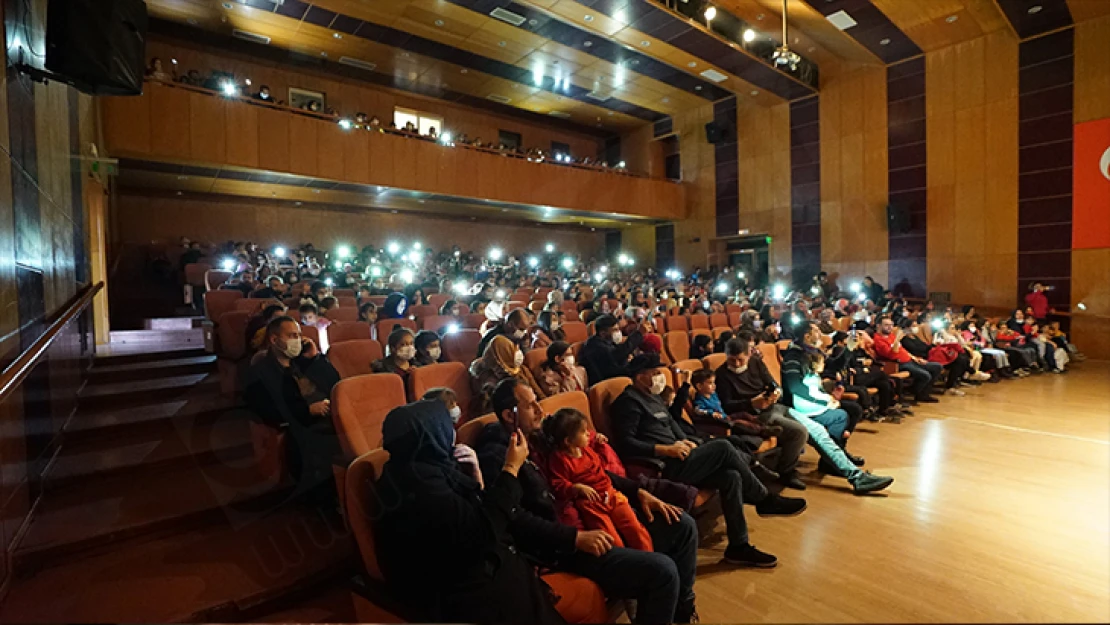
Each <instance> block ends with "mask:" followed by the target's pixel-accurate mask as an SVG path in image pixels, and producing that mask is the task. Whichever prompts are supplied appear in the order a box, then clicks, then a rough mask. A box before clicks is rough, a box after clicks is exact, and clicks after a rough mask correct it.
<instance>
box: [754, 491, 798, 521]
mask: <svg viewBox="0 0 1110 625" xmlns="http://www.w3.org/2000/svg"><path fill="white" fill-rule="evenodd" d="M805 509H806V500H805V499H802V498H801V497H783V496H782V495H767V498H766V499H764V500H763V501H761V502H759V503H757V504H755V511H756V512H757V513H759V516H794V515H797V514H801V513H802V511H803V510H805Z"/></svg>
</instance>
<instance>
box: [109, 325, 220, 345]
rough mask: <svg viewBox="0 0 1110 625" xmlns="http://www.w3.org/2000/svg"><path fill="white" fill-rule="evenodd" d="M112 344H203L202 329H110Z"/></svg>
mask: <svg viewBox="0 0 1110 625" xmlns="http://www.w3.org/2000/svg"><path fill="white" fill-rule="evenodd" d="M109 336H110V338H109V340H110V342H111V344H112V345H135V344H142V345H165V346H174V345H198V346H199V345H204V330H203V329H202V328H190V329H188V330H112V331H111V332H110V333H109Z"/></svg>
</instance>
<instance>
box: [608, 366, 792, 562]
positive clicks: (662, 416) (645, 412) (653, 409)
mask: <svg viewBox="0 0 1110 625" xmlns="http://www.w3.org/2000/svg"><path fill="white" fill-rule="evenodd" d="M658 368H659V357H658V356H657V355H655V354H650V355H643V356H637V357H636V358H634V359H633V361H632V363H631V364H630V365H629V369H630V372H631V373H632V375H633V377H632V385H631V386H629V387H628V388H626V389H624V392H623V393H621V394H620V396H619V397H617V399H615V400H614V401H613V405H612V406H611V407H610V409H609V421H610V423H611V426H612V430H613V448H614V449H616V451H617V453H618V454H619V455H620V456H621V458H625V459H632V458H641V459H658V460H660V461H661V463H662V469H663V477H665V478H667V479H669V480H673V481H676V482H682V483H684V484H690V485H692V486H697V487H698V488H716V489H717V490H718V491H720V494H721V508H722V510H723V511H724V516H725V524H726V525H727V526H728V539H729V545H728V548H726V549H725V557H724V559H725V561H726V562H729V563H730V564H737V565H741V566H754V567H761V568H770V567H773V566H775V565H776V564H778V559H777V558H775V556H773V555H771V554H769V553H764V552H762V551H760V550H758V549H756V548H755V546H753V545H752V544H751V543H750V542H748V524H747V521H746V520H745V519H744V503H745V502H747V503H753V504H755V506H756V511H757V512H758V513H759V514H760V515H761V516H792V515H795V514H798V513H800V512H802V510H805V507H806V502H805V500H804V499H794V498H789V497H782V496H779V495H775V494H773V493H771V492H769V491H768V490H767V487H766V486H764V485H763V483H762V482H760V481H759V480H758V479H757V478H756V477H755V475H754V474H753V473H752V470H751V467H749V466H748V462H747V461H746V460H745V459H744V458H743V457H742V456H741V455H740V452H738V451H737V450H736V448H735V447H733V445H732V443H730V442H729V441H728V440H727V439H723V438H718V439H713V440H711V441H708V442H706V443H704V444H701V445H698V444H697V443H695V442H693V441H692V440H690V439H688V438H687V436H686V434H685V433H684V432H683V431H682V428H680V427H679V426H678V424H677V423H676V422H675V420H674V418H673V417H672V416H671V414H670V412H669V410H668V408H667V406H666V404H664V403H663V400H662V399H660V398H659V394H660V393H662V392H663V389H664V388H665V387H666V383H667V378H666V375H665V374H664V373H663V372H662V371H659V370H658Z"/></svg>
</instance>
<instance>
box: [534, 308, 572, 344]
mask: <svg viewBox="0 0 1110 625" xmlns="http://www.w3.org/2000/svg"><path fill="white" fill-rule="evenodd" d="M562 325H563V324H562V320H561V319H559V313H558V312H555V311H551V310H545V311H543V312H541V313H540V314H539V316H538V317H537V318H536V325H535V326H533V327H532V349H547V346H548V345H551V344H552V343H554V342H555V341H562V340H564V339H565V335H564V334H563V330H562V329H561V327H562Z"/></svg>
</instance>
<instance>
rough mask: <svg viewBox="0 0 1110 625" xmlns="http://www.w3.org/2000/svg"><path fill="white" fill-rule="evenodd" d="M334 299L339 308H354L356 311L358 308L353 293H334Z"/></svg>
mask: <svg viewBox="0 0 1110 625" xmlns="http://www.w3.org/2000/svg"><path fill="white" fill-rule="evenodd" d="M347 290H348V291H349V290H350V289H347ZM335 301H336V302H339V307H340V308H354V309H355V310H356V311H357V310H358V300H357V299H355V296H354V295H336V296H335Z"/></svg>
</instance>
